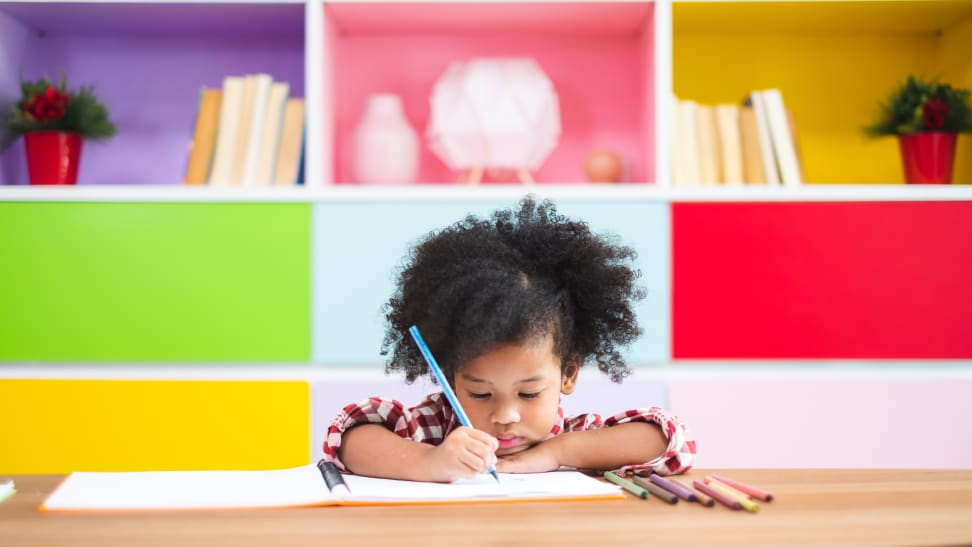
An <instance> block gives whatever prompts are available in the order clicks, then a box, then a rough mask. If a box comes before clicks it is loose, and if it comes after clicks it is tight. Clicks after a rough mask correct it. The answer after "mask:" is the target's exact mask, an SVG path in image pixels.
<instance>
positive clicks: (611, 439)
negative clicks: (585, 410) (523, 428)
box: [547, 422, 668, 470]
mask: <svg viewBox="0 0 972 547" xmlns="http://www.w3.org/2000/svg"><path fill="white" fill-rule="evenodd" d="M547 442H548V443H549V442H554V443H556V444H557V447H556V448H557V452H558V454H559V457H558V459H559V460H560V464H561V465H566V466H569V467H576V468H578V469H599V470H605V469H616V468H618V467H621V466H623V465H631V464H636V463H643V462H647V461H650V460H653V459H655V458H657V457H658V456H660V455H661V454H662V453H664V452H665V449H667V448H668V439H666V438H665V435H664V434H663V433H662V430H661V428H660V427H658V426H657V425H655V424H650V423H645V422H635V423H627V424H621V425H616V426H613V427H606V428H603V429H593V430H589V431H574V432H571V433H564V434H563V435H560V436H559V437H555V438H553V439H550V440H549V441H547Z"/></svg>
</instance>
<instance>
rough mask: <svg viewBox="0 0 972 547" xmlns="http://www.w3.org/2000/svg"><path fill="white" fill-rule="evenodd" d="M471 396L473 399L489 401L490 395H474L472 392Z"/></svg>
mask: <svg viewBox="0 0 972 547" xmlns="http://www.w3.org/2000/svg"><path fill="white" fill-rule="evenodd" d="M469 396H470V397H472V398H473V399H489V393H473V392H472V391H470V392H469Z"/></svg>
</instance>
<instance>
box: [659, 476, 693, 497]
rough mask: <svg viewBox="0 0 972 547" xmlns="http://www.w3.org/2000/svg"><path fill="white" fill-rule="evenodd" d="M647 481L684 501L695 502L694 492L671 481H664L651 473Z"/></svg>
mask: <svg viewBox="0 0 972 547" xmlns="http://www.w3.org/2000/svg"><path fill="white" fill-rule="evenodd" d="M648 479H650V480H651V482H653V483H655V484H657V485H658V486H661V487H662V488H664V489H665V490H668V491H669V492H671V493H672V494H675V495H676V496H678V497H680V498H682V499H683V500H685V501H695V492H693V491H691V490H689V489H688V488H685V487H684V486H682V485H680V484H678V483H676V482H675V481H673V480H669V479H666V478H665V477H662V476H661V475H659V474H657V473H652V474H651V475H649V477H648Z"/></svg>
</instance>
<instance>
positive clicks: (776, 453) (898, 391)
mask: <svg viewBox="0 0 972 547" xmlns="http://www.w3.org/2000/svg"><path fill="white" fill-rule="evenodd" d="M669 398H670V401H671V405H672V411H673V412H675V413H676V414H677V415H679V416H680V417H681V418H682V419H683V420H684V421H685V422H686V423H687V424H688V426H689V427H690V428H691V431H692V432H693V434H694V435H695V437H696V438H697V440H698V450H699V456H698V460H697V464H696V466H697V467H744V468H754V467H824V468H841V467H850V468H862V467H878V468H972V425H970V418H972V379H968V378H945V379H941V378H935V379H922V378H909V377H902V378H893V379H887V378H884V379H873V378H864V377H862V378H850V377H849V378H847V379H819V378H799V377H787V378H779V379H775V378H774V379H747V378H739V379H713V380H701V379H700V380H695V379H676V380H673V381H671V383H670V384H669Z"/></svg>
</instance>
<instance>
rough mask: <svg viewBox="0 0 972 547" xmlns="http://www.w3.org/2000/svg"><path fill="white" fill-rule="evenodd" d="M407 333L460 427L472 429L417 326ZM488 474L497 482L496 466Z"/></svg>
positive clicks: (490, 468) (409, 329) (491, 467)
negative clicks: (420, 353)
mask: <svg viewBox="0 0 972 547" xmlns="http://www.w3.org/2000/svg"><path fill="white" fill-rule="evenodd" d="M408 332H409V333H411V335H412V338H413V339H415V343H416V344H417V345H418V348H419V351H421V352H422V357H425V362H426V363H428V365H429V369H431V370H432V374H434V375H435V379H436V380H437V381H438V382H439V387H441V388H442V393H443V394H444V395H445V397H446V399H448V400H449V404H450V405H452V411H453V412H455V413H456V418H458V419H459V423H461V424H462V425H464V426H466V427H468V428H470V429H474V428H473V425H472V422H470V421H469V416H466V411H465V410H463V409H462V405H460V404H459V399H458V398H457V397H456V393H455V392H454V391H452V386H450V385H449V380H448V379H447V378H446V377H445V374H443V372H442V369H441V368H439V362H438V361H436V360H435V357H434V356H433V355H432V350H430V349H429V346H427V345H426V344H425V339H423V338H422V335H421V334H420V333H419V330H418V326H416V325H412V326H411V327H409V328H408ZM489 474H490V475H492V476H493V478H494V479H496V482H499V475H497V474H496V466H495V465H490V466H489Z"/></svg>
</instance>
